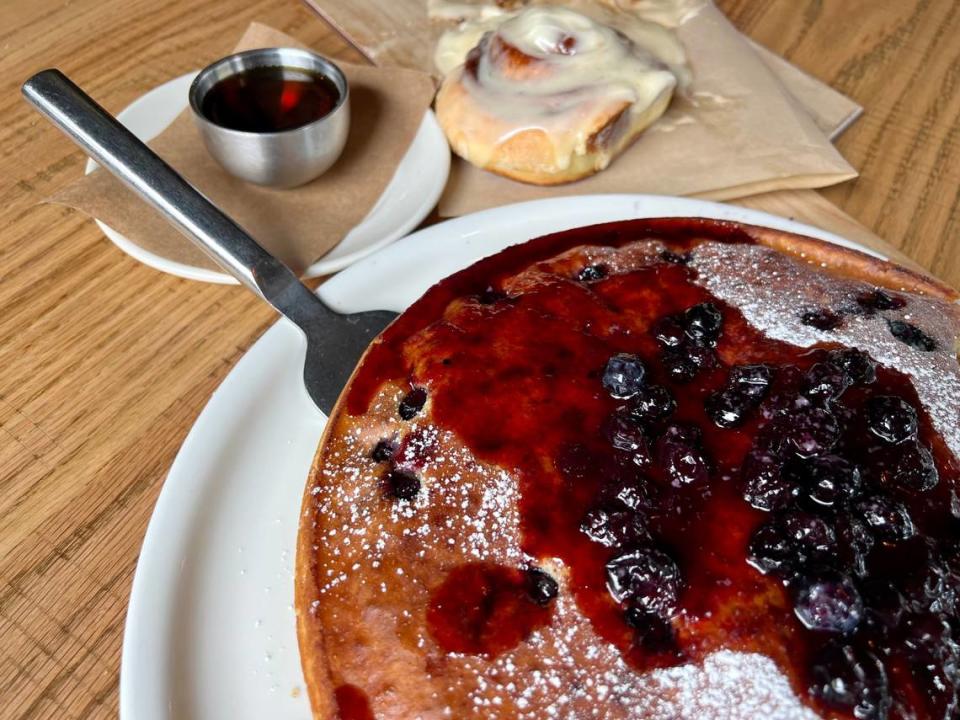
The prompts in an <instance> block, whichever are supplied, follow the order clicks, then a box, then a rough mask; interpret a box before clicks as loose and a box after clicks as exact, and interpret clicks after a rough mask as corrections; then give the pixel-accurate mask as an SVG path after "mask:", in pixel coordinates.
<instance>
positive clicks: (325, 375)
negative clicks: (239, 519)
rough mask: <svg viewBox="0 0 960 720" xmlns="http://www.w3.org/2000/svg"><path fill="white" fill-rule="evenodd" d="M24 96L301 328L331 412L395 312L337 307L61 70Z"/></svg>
mask: <svg viewBox="0 0 960 720" xmlns="http://www.w3.org/2000/svg"><path fill="white" fill-rule="evenodd" d="M22 91H23V95H24V97H26V99H27V100H28V101H29V102H30V104H31V105H33V106H34V107H35V108H36V109H37V110H39V111H40V113H42V114H43V115H44V116H46V117H47V119H49V120H50V121H51V122H52V123H53V124H54V125H56V126H57V127H58V128H60V130H62V131H63V132H64V133H65V134H66V135H67V136H68V137H69V138H71V139H72V140H73V141H74V142H75V143H77V145H79V146H80V147H81V148H83V149H84V150H85V151H86V153H87V154H88V155H90V157H92V158H93V159H94V160H96V161H97V162H98V163H100V165H102V166H103V167H105V168H106V169H107V170H109V171H110V172H111V173H113V174H114V175H115V176H116V177H117V178H119V179H120V180H121V181H122V182H123V183H125V184H126V185H127V186H128V187H130V188H131V189H132V190H133V191H134V192H136V193H137V194H138V195H139V196H140V197H142V198H143V199H144V200H146V201H147V203H148V204H150V205H152V206H153V208H154V209H155V210H157V211H158V212H159V213H160V214H161V215H162V216H163V217H164V218H166V219H167V220H168V221H169V222H170V223H171V224H172V225H173V226H174V227H176V228H177V229H178V230H179V231H180V232H182V233H183V234H184V235H186V236H187V237H188V238H189V239H190V240H192V241H193V242H194V243H196V244H197V245H198V246H199V247H200V248H201V249H202V250H203V251H204V252H206V253H207V254H208V255H209V256H210V257H211V258H213V260H215V261H216V262H217V264H218V265H220V266H221V267H222V268H223V269H224V270H226V271H227V272H228V273H230V274H231V275H233V276H234V277H235V278H237V280H239V281H240V282H241V283H243V284H244V285H246V286H247V287H248V288H250V289H251V290H253V291H254V292H255V293H256V294H257V295H259V296H260V297H261V298H263V299H264V300H266V301H267V302H268V303H270V304H271V305H272V306H273V307H274V309H275V310H276V311H277V312H279V313H280V314H281V315H283V316H284V317H286V318H287V319H288V320H290V322H292V323H293V324H294V325H296V326H297V327H298V328H300V330H302V331H303V334H304V336H306V339H307V355H306V359H305V360H304V364H303V383H304V385H305V386H306V389H307V392H308V393H309V395H310V397H311V398H312V399H313V402H314V403H315V404H316V406H317V407H318V408H319V409H320V410H322V411H323V412H324V413H327V414H329V413H330V411H331V410H332V409H333V405H334V403H335V402H336V400H337V397H338V396H339V395H340V391H341V390H342V389H343V386H344V384H345V383H346V381H347V378H349V377H350V373H351V372H353V368H354V366H355V365H356V363H357V360H358V359H359V358H360V355H361V354H362V353H363V351H364V350H365V349H366V347H367V346H368V345H369V344H370V341H371V340H372V339H373V338H374V337H376V336H377V335H378V334H379V333H380V331H381V330H383V329H384V328H385V327H386V326H387V325H388V324H389V323H390V321H391V320H393V318H395V317H396V313H392V312H386V311H375V312H362V313H353V314H351V315H343V314H340V313H337V312H334V311H333V310H331V309H330V308H328V307H327V306H326V305H324V303H323V301H321V300H320V298H318V297H317V296H316V295H315V294H314V293H313V292H312V291H311V290H310V289H309V288H308V287H307V286H306V285H304V284H303V283H302V282H300V280H299V279H297V276H296V275H295V274H294V273H293V271H292V270H291V269H290V268H288V267H287V266H286V265H284V264H283V263H282V262H280V261H279V260H278V259H277V258H275V257H273V255H271V254H270V253H268V252H267V251H266V250H264V249H263V248H262V247H261V246H260V245H259V244H257V241H256V240H254V239H253V238H252V237H250V236H249V235H247V233H246V232H245V231H244V230H243V229H242V228H241V227H240V226H239V225H237V224H236V223H235V222H234V221H233V220H231V219H230V218H229V217H227V216H226V215H225V214H224V213H223V212H222V211H221V210H220V209H219V208H217V207H216V206H215V205H214V204H213V203H211V202H210V201H209V200H208V199H207V198H206V197H204V196H203V195H202V194H201V193H200V192H199V191H198V190H197V189H196V188H194V187H193V186H192V185H190V183H188V182H187V181H186V180H184V179H183V178H182V177H181V176H180V175H179V174H177V172H176V171H175V170H174V169H173V168H171V167H170V166H169V165H167V164H166V163H165V162H164V161H163V160H161V159H160V158H159V157H158V156H157V155H156V154H154V152H153V151H152V150H151V149H150V148H148V147H147V146H146V145H144V144H143V143H142V142H140V141H139V140H138V139H137V138H136V137H134V135H133V133H131V132H130V131H129V130H127V129H126V128H125V127H123V125H121V124H120V123H119V122H117V120H116V118H114V117H113V116H111V115H110V114H109V113H108V112H107V111H106V110H104V109H103V108H102V107H100V106H99V105H98V104H97V103H96V102H94V101H93V100H92V99H91V98H90V97H89V96H87V94H86V93H84V92H83V90H81V89H80V88H79V87H77V86H76V85H75V84H74V83H73V82H72V81H71V80H70V79H69V78H68V77H67V76H66V75H64V74H63V73H61V72H60V71H59V70H44V71H42V72H39V73H37V74H36V75H34V76H33V77H32V78H30V79H29V80H27V81H26V82H25V83H24V84H23V88H22Z"/></svg>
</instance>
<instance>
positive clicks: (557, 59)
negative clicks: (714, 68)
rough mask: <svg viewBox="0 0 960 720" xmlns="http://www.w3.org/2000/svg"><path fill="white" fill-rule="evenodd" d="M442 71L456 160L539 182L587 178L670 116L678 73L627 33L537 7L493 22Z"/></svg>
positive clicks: (443, 112)
mask: <svg viewBox="0 0 960 720" xmlns="http://www.w3.org/2000/svg"><path fill="white" fill-rule="evenodd" d="M491 26H492V29H490V30H488V31H487V32H485V33H484V34H483V35H482V37H481V38H480V40H479V42H477V44H476V45H475V46H474V47H473V48H472V49H471V50H470V51H469V52H468V53H467V56H466V60H465V62H463V64H462V65H459V66H458V67H456V68H455V69H453V70H452V71H451V72H450V73H448V74H447V75H446V77H445V78H444V81H443V83H442V85H441V87H440V91H439V93H438V95H437V103H436V110H437V118H438V120H439V121H440V125H441V127H442V128H443V130H444V132H445V133H446V135H447V138H448V139H449V141H450V145H451V147H452V148H453V150H454V152H456V153H457V154H458V155H460V156H461V157H463V158H465V159H466V160H468V161H469V162H471V163H473V164H474V165H477V166H478V167H481V168H484V169H487V170H491V171H493V172H496V173H499V174H501V175H505V176H507V177H510V178H513V179H515V180H521V181H523V182H528V183H533V184H536V185H554V184H559V183H564V182H570V181H573V180H577V179H579V178H582V177H586V176H588V175H591V174H593V173H595V172H597V171H599V170H602V169H603V168H605V167H606V166H607V165H608V164H609V163H610V161H611V160H612V159H613V158H614V157H615V156H616V155H617V154H618V153H620V152H621V151H623V149H624V148H626V147H627V146H628V145H629V144H630V143H631V142H633V141H634V140H635V139H636V138H637V136H638V135H639V134H640V133H641V132H643V130H644V129H646V128H647V127H648V126H649V125H650V124H651V123H652V122H653V121H655V120H656V119H657V118H658V117H660V115H662V114H663V112H664V111H665V110H666V108H667V106H668V104H669V103H670V99H671V97H672V96H673V92H674V89H675V88H676V87H677V82H678V80H677V76H676V74H675V73H674V72H673V71H672V70H671V69H670V67H668V66H667V65H666V64H665V63H664V62H662V61H661V60H660V59H658V58H657V57H656V56H655V55H653V53H651V52H650V51H648V50H646V49H644V48H642V47H640V46H639V45H637V44H636V43H634V42H633V41H632V40H631V39H630V38H629V37H627V35H625V34H624V33H622V32H620V31H618V30H616V29H614V28H612V27H609V26H607V25H604V24H601V23H599V22H597V21H595V20H593V19H592V18H590V17H587V16H586V15H583V14H580V13H578V12H575V11H573V10H570V9H567V8H561V7H553V6H534V7H528V8H526V9H524V10H521V11H520V12H518V13H512V14H509V15H506V16H505V17H504V18H500V19H498V21H497V22H496V23H491Z"/></svg>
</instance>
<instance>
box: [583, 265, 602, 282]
mask: <svg viewBox="0 0 960 720" xmlns="http://www.w3.org/2000/svg"><path fill="white" fill-rule="evenodd" d="M606 276H607V266H606V265H587V266H586V267H585V268H583V269H582V270H581V271H580V272H579V273H578V274H577V280H579V281H580V282H596V281H597V280H603V279H604V278H605V277H606Z"/></svg>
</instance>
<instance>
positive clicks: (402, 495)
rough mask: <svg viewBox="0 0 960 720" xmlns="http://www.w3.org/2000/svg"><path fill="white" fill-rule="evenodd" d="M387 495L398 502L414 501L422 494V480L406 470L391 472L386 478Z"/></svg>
mask: <svg viewBox="0 0 960 720" xmlns="http://www.w3.org/2000/svg"><path fill="white" fill-rule="evenodd" d="M386 485H387V493H388V494H389V495H391V496H392V497H394V498H396V499H397V500H413V499H414V498H415V497H417V495H418V494H419V492H420V478H418V477H417V476H416V475H414V474H413V473H410V472H407V471H405V470H391V471H390V472H389V473H387V477H386Z"/></svg>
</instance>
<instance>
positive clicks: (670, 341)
mask: <svg viewBox="0 0 960 720" xmlns="http://www.w3.org/2000/svg"><path fill="white" fill-rule="evenodd" d="M653 337H654V338H656V341H657V342H658V343H659V344H660V346H661V347H663V348H676V347H680V346H681V345H683V344H684V343H685V342H686V340H687V335H686V333H685V332H684V330H683V326H682V325H681V324H680V323H679V322H678V320H677V318H676V317H674V316H672V315H670V316H667V317H665V318H661V319H660V320H658V321H657V323H656V324H655V325H654V326H653Z"/></svg>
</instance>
